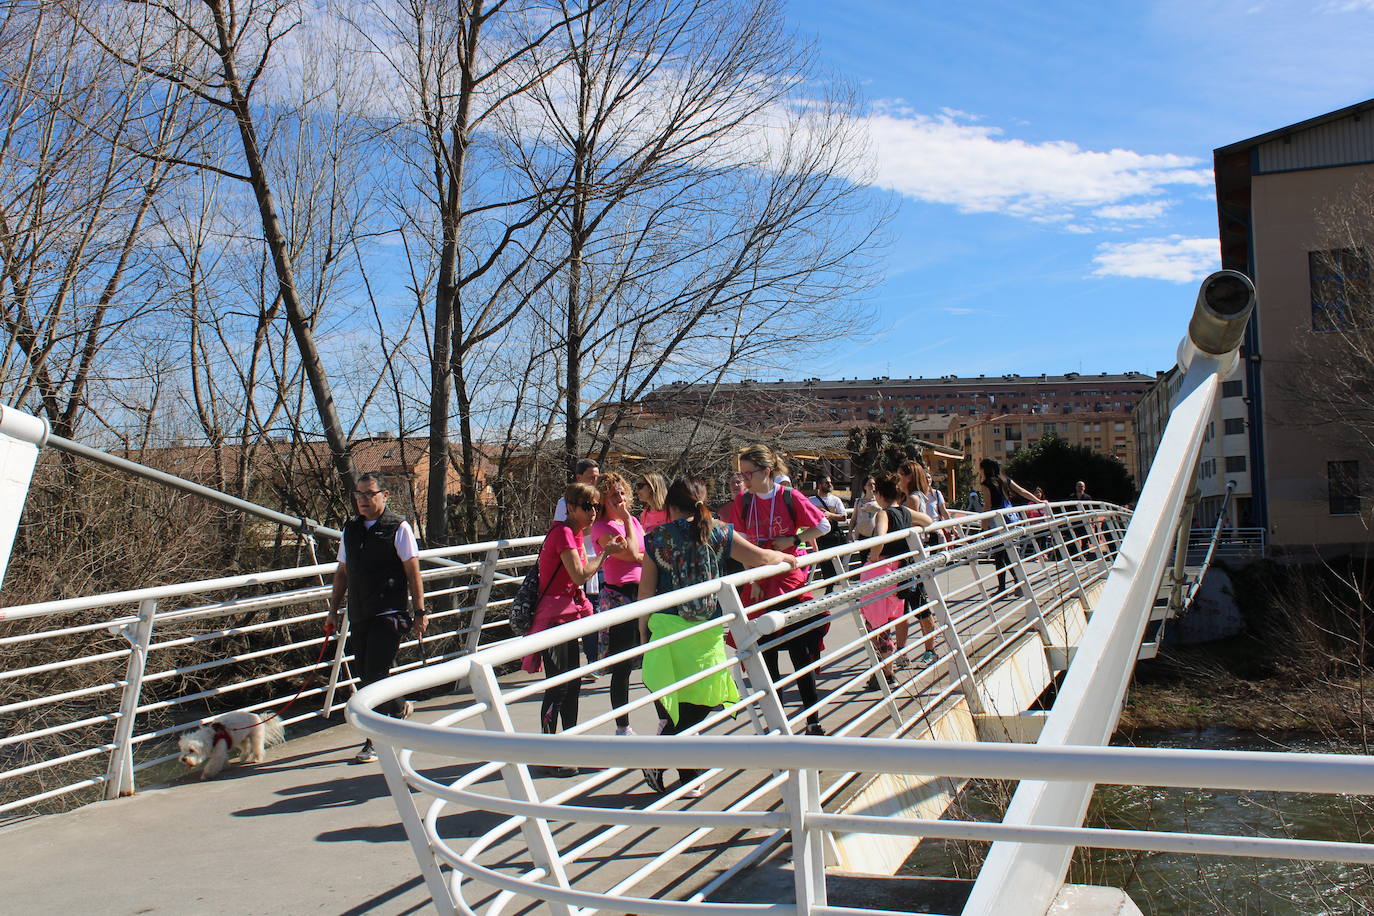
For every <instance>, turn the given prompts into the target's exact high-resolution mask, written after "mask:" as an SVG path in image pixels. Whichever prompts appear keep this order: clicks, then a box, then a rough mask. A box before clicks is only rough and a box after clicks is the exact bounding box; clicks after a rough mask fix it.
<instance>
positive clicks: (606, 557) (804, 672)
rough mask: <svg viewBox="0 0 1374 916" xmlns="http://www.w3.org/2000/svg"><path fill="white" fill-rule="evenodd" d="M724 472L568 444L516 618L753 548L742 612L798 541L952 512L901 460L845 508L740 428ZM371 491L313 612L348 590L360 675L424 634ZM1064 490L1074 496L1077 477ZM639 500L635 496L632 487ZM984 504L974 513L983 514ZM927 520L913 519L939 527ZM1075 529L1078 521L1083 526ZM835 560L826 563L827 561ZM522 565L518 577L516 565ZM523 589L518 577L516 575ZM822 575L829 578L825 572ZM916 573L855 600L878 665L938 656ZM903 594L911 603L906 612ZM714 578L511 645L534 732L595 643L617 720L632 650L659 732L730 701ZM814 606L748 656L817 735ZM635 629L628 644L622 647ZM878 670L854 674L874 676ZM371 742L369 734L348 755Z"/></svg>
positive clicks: (638, 590) (993, 501) (825, 481)
mask: <svg viewBox="0 0 1374 916" xmlns="http://www.w3.org/2000/svg"><path fill="white" fill-rule="evenodd" d="M736 462H737V463H736V467H737V473H736V474H735V475H734V477H733V479H732V487H731V492H730V493H729V494H728V497H727V498H726V499H725V500H724V501H723V502H722V503H720V504H718V505H717V506H716V507H715V509H714V510H713V509H712V508H711V506H710V505H709V504H708V500H709V495H708V490H707V486H706V483H705V482H704V481H702V480H701V479H699V478H694V477H690V476H684V477H679V478H678V479H676V480H674V481H673V482H672V483H671V484H668V483H667V481H665V480H664V478H663V477H662V476H661V475H659V474H653V473H649V474H644V475H639V476H636V477H635V478H633V484H632V483H631V479H629V478H627V477H626V476H624V475H622V474H619V473H615V472H609V473H602V472H601V469H600V467H599V466H598V465H597V463H596V462H595V461H592V460H590V459H585V460H583V461H580V462H579V463H578V464H577V467H576V468H575V479H574V481H573V482H572V483H571V484H569V485H568V486H567V487H566V488H565V489H564V491H563V493H562V496H561V498H560V499H559V500H558V504H557V506H556V507H555V509H554V514H553V522H552V524H551V526H550V528H549V530H548V534H547V536H546V537H545V538H544V542H543V545H542V547H541V549H540V552H539V557H538V563H537V572H538V599H537V603H536V604H535V605H534V611H533V620H532V623H530V629H529V632H530V633H531V634H532V633H538V632H540V631H542V630H546V629H549V628H551V627H556V626H559V625H561V624H564V623H568V622H571V621H575V620H580V619H582V618H585V617H590V616H592V615H593V614H595V613H598V612H606V611H611V610H613V609H615V608H618V607H621V606H622V605H625V604H628V603H630V602H632V601H635V600H642V599H646V598H650V597H652V596H654V595H657V594H660V593H665V592H669V591H674V590H677V589H682V588H686V587H688V586H691V585H695V584H699V583H703V582H708V581H710V580H713V579H716V578H719V577H720V576H722V575H726V574H728V573H730V572H734V571H738V570H741V569H747V568H756V567H762V566H778V567H780V570H779V571H778V572H776V573H774V574H773V575H770V576H768V577H766V578H763V579H761V580H758V581H755V582H753V583H750V584H748V585H746V586H745V587H744V589H743V590H742V591H741V595H740V597H741V599H742V601H743V604H744V606H745V607H748V608H750V611H749V616H750V618H751V619H753V618H756V617H758V616H759V615H761V614H764V613H767V612H772V611H782V610H785V609H786V608H788V607H792V606H794V605H798V604H801V603H803V602H805V601H809V600H811V598H812V597H813V596H812V594H811V593H810V592H809V591H808V590H807V583H808V578H809V576H810V570H809V569H808V568H805V567H799V565H798V558H799V557H800V556H802V555H803V553H804V552H805V551H806V550H807V549H808V548H810V549H822V550H823V549H826V548H828V547H834V546H839V545H841V544H843V543H845V542H846V541H847V540H849V539H850V537H852V538H853V539H854V540H863V539H866V538H870V537H877V536H881V535H884V534H887V533H888V532H893V531H900V530H907V529H919V528H926V527H928V526H931V525H932V524H934V523H936V522H938V521H944V520H948V519H950V518H951V517H952V514H951V512H950V509H949V507H948V506H947V505H946V502H945V498H944V496H943V494H942V493H941V492H940V490H939V489H938V488H937V487H935V486H934V484H933V481H932V478H931V475H930V472H929V471H928V470H927V468H926V467H925V466H924V465H923V464H921V463H920V462H917V461H907V462H905V463H903V464H902V465H901V466H900V468H899V469H898V471H897V473H896V474H879V475H874V476H869V477H867V478H866V479H864V481H863V484H862V488H861V491H860V492H859V493H858V495H857V497H856V499H855V500H854V506H853V509H852V511H851V510H850V509H847V508H846V506H845V505H844V503H843V501H842V500H841V499H840V498H839V497H838V496H836V495H835V494H834V492H833V481H832V480H831V478H830V477H829V476H823V477H821V478H820V479H819V480H818V481H817V485H816V493H815V495H814V496H811V497H809V498H807V497H805V496H803V495H802V494H800V493H799V492H798V491H796V490H795V489H793V488H792V487H791V486H790V483H791V481H790V479H789V478H788V476H787V471H788V469H787V466H786V465H785V464H784V462H783V460H782V458H781V457H780V456H779V455H777V454H776V453H775V452H774V451H773V450H772V449H770V448H768V447H767V446H765V445H751V446H748V447H747V448H744V449H742V450H741V451H740V452H739V454H738V455H737V456H736ZM980 470H981V471H982V481H981V484H980V486H979V488H978V490H979V491H980V492H979V496H980V498H981V500H982V501H983V505H986V506H990V507H994V508H1007V507H1010V506H1011V505H1012V503H1011V496H1012V494H1015V495H1017V496H1019V497H1021V498H1022V499H1025V500H1026V501H1027V502H1028V503H1029V505H1028V506H1027V508H1026V510H1025V512H1026V514H1027V515H1028V516H1029V515H1032V514H1033V513H1041V514H1043V513H1045V512H1047V511H1048V508H1047V504H1046V503H1045V501H1044V497H1043V494H1042V493H1041V492H1040V491H1039V490H1038V489H1037V491H1036V492H1034V493H1032V492H1030V491H1028V490H1026V489H1025V488H1023V487H1021V486H1019V485H1018V484H1016V483H1015V482H1013V481H1012V480H1010V479H1009V478H1007V477H1006V476H1005V475H1003V474H1002V471H1001V468H1000V466H999V465H998V464H997V462H996V461H993V460H992V459H984V460H983V461H982V462H981V463H980ZM386 494H387V491H386V490H385V489H384V488H383V487H382V486H381V482H380V480H379V479H377V478H375V477H374V476H373V475H365V476H364V477H363V478H360V479H359V485H358V489H357V491H356V494H355V496H356V502H357V505H358V510H359V516H358V517H357V518H356V519H354V521H353V522H350V524H349V527H348V528H346V529H345V538H344V544H343V545H342V546H341V548H340V552H339V567H338V572H337V574H336V578H335V588H334V592H333V595H332V596H331V614H330V616H329V619H328V621H327V626H328V627H329V628H331V629H332V627H333V626H334V625H335V623H336V622H337V616H338V609H339V607H340V605H341V604H342V603H343V599H344V597H345V596H347V597H348V599H349V600H348V610H349V615H350V616H349V621H350V630H351V632H350V636H349V641H350V649H351V651H353V652H354V653H355V654H356V655H357V657H359V658H361V659H362V660H363V662H362V666H363V677H362V682H363V684H367V683H371V682H372V681H375V680H378V679H379V678H381V677H384V676H385V675H386V673H387V672H388V671H389V669H390V665H391V663H392V661H393V660H394V656H395V652H396V647H397V645H398V644H399V641H400V637H401V635H402V634H404V633H405V632H406V631H407V630H409V629H410V628H411V627H412V626H413V628H414V629H415V630H416V631H417V632H420V633H421V634H423V631H424V627H425V623H426V618H425V611H424V600H423V592H422V590H421V588H420V582H419V567H418V562H417V560H416V559H415V556H416V552H417V548H416V544H415V538H414V535H413V533H411V531H410V527H409V525H408V524H406V523H405V522H404V521H402V520H400V519H399V518H397V517H396V516H394V515H391V514H390V513H388V512H386V505H385V503H386ZM1075 498H1079V499H1088V498H1090V497H1088V496H1087V494H1086V490H1085V488H1084V487H1083V484H1082V483H1081V482H1079V484H1078V485H1077V487H1076V488H1075ZM636 502H637V503H638V508H639V511H638V513H637V514H636V513H635V511H633V510H634V509H635V504H636ZM989 524H990V522H984V526H985V527H986V526H987V525H989ZM944 534H945V532H944V531H943V530H936V531H934V532H929V533H924V534H913V537H931V538H939V537H943V536H944ZM1084 536H1085V537H1086V536H1087V532H1086V531H1085V532H1084ZM911 550H912V547H911V546H910V545H909V543H908V541H907V540H905V539H899V540H894V541H890V542H888V543H886V544H877V545H875V546H873V547H872V549H871V550H869V551H868V552H867V554H866V555H865V556H864V557H863V558H862V561H861V562H863V564H864V565H863V566H862V568H861V570H860V574H859V577H860V580H861V581H867V580H870V579H874V578H878V577H881V576H885V575H888V574H890V573H893V572H896V571H897V569H898V564H899V558H900V557H902V556H905V555H908V554H909V553H910V551H911ZM992 559H993V561H994V562H995V563H996V564H997V567H998V576H999V586H998V591H999V593H1004V592H1005V591H1006V583H1005V577H1006V573H1007V567H1008V566H1009V565H1010V561H1009V560H1008V558H1007V557H1006V552H1005V549H999V550H996V551H994V552H993V554H992ZM837 572H843V570H839V569H838V568H837ZM531 578H533V577H531ZM527 587H528V588H530V589H531V592H530V594H531V595H533V587H534V586H533V584H530V585H528V586H527ZM826 587H827V588H828V587H829V586H828V585H827V586H826ZM407 591H408V592H409V593H410V596H411V597H412V598H413V599H414V605H413V606H414V610H415V615H416V616H415V619H414V621H413V622H412V621H411V620H410V618H409V616H408V615H406V614H405V611H404V607H405V603H406V602H405V598H406V593H407ZM927 605H928V601H927V596H926V593H925V587H924V585H923V583H922V582H921V581H920V580H919V579H916V580H914V581H913V582H911V583H907V584H904V585H902V586H901V587H898V586H896V585H894V586H893V587H892V588H891V589H889V590H887V591H885V592H880V593H879V595H878V596H877V597H874V598H872V599H870V600H869V601H868V602H867V603H866V604H865V605H864V606H863V607H862V618H863V621H864V624H865V626H866V627H867V628H868V630H869V632H870V633H871V634H872V635H871V637H870V639H871V641H872V645H873V648H874V650H875V651H876V653H877V656H878V658H879V659H880V660H881V661H882V663H883V664H882V669H881V672H880V674H881V676H882V677H884V678H886V680H887V681H888V682H889V683H892V682H893V681H894V680H895V674H894V670H893V669H894V667H895V666H898V665H907V664H910V663H911V658H910V656H913V655H915V653H916V650H917V649H920V650H923V651H921V654H920V655H919V656H916V657H915V662H916V664H919V665H921V666H923V667H924V666H928V665H930V664H932V663H934V662H935V661H937V659H938V656H937V654H936V651H935V642H936V638H935V626H934V621H933V619H932V615H931V611H930V608H929V607H928V606H927ZM913 612H914V613H913ZM721 616H722V615H721V608H720V606H719V604H718V602H717V599H716V598H715V596H714V595H711V596H707V597H702V598H696V599H692V600H688V601H683V602H679V603H678V604H676V605H674V606H672V607H671V608H669V609H667V610H663V611H658V612H655V613H653V614H650V615H648V616H647V617H642V618H640V619H638V620H630V621H625V622H621V623H617V624H614V625H611V626H609V627H607V628H606V629H604V630H601V631H598V632H593V633H591V634H589V635H588V636H586V637H584V638H583V639H582V640H581V641H580V642H578V641H567V642H563V643H559V644H556V645H554V646H552V647H550V648H546V649H544V650H542V651H539V652H537V653H533V654H530V655H528V656H526V657H525V658H524V660H523V664H522V668H523V670H524V671H526V672H530V673H538V672H540V671H542V672H544V675H545V677H546V679H547V680H548V682H549V685H548V687H547V688H546V689H545V691H544V695H543V699H542V702H541V707H540V726H541V728H542V730H543V731H544V732H545V733H548V734H551V733H554V732H557V731H559V730H560V729H569V728H572V727H573V726H574V725H576V724H577V721H578V711H579V702H580V699H581V692H582V687H583V682H584V681H585V680H586V679H587V677H586V676H585V675H584V676H570V675H571V672H573V671H575V670H576V669H578V668H579V667H581V665H582V661H581V656H583V655H585V656H586V658H587V661H588V663H595V662H598V661H601V660H602V659H605V660H606V664H605V665H604V666H603V669H602V671H601V672H600V673H601V674H607V673H608V674H609V677H610V683H609V694H610V703H611V707H612V709H613V710H615V711H616V718H615V722H616V734H617V735H633V734H634V733H635V732H634V730H633V729H632V728H631V724H630V715H629V712H628V711H627V709H626V707H627V706H628V704H629V702H630V681H631V677H632V675H633V670H634V668H635V667H636V665H639V666H641V667H642V673H641V677H642V680H643V683H644V686H645V687H646V688H647V689H648V690H649V691H650V692H651V693H660V694H662V695H661V696H659V697H657V698H656V699H655V701H654V709H655V711H656V712H657V718H658V733H659V734H661V735H676V734H681V733H683V732H686V731H688V730H691V729H693V728H696V727H697V726H701V725H702V724H703V723H706V722H707V720H708V719H709V718H710V717H711V715H712V714H713V713H715V712H717V711H720V710H722V709H724V708H730V707H732V706H733V705H734V704H736V703H737V702H738V701H739V699H740V694H739V690H738V687H737V685H736V682H735V679H734V677H733V676H732V675H731V672H730V670H729V667H728V665H727V664H726V661H727V656H726V642H727V636H726V633H725V628H724V626H723V625H722V624H721V623H716V624H714V625H712V626H704V624H708V623H709V622H711V621H718V620H719V619H720V618H721ZM913 617H914V619H915V620H916V622H917V625H918V626H919V627H920V629H921V638H922V640H923V644H922V645H920V646H917V647H913V648H912V650H911V652H910V653H908V652H907V642H908V635H909V634H908V622H909V621H910V620H911V619H912V618H913ZM828 629H829V623H828V622H827V621H826V619H825V618H824V617H816V618H812V619H803V620H799V621H795V622H793V623H791V624H788V625H787V626H786V627H784V628H783V629H782V630H780V631H779V632H778V633H777V634H776V635H775V637H774V638H773V639H771V640H770V642H769V644H768V646H767V648H765V649H764V651H763V661H764V663H765V666H766V668H767V671H768V675H769V677H770V678H771V679H772V680H773V682H774V683H780V682H782V680H783V674H782V665H781V662H782V655H783V653H784V651H785V652H786V655H787V658H788V661H789V662H790V663H791V665H792V671H793V674H792V676H791V680H792V681H794V682H795V684H796V687H797V692H798V694H799V696H800V700H801V703H802V708H803V709H804V710H806V726H805V734H807V735H823V734H825V731H824V729H823V727H822V724H821V719H820V714H819V697H818V693H817V685H816V671H815V668H816V665H817V663H818V662H819V660H820V657H821V652H822V648H823V643H824V639H825V636H826V631H827V630H828ZM640 645H644V646H645V647H646V648H645V651H644V652H643V654H642V657H641V656H640V655H639V654H638V653H636V652H633V651H632V650H634V649H636V648H637V647H638V646H640ZM878 677H879V675H878V674H875V675H874V677H873V678H872V679H871V680H870V687H871V688H873V689H878V687H879V685H878ZM411 710H412V707H411V704H410V703H409V702H408V701H402V702H398V703H396V704H394V708H391V709H388V710H387V711H388V712H389V713H390V714H391V715H396V716H400V717H406V716H409V715H410V713H411ZM373 759H375V753H374V752H373V750H372V748H371V745H370V742H369V743H368V744H367V745H365V746H364V748H363V749H362V750H361V751H360V752H359V754H358V757H357V760H358V761H359V762H367V761H370V760H373ZM549 770H550V772H549V775H556V776H571V775H574V774H575V770H574V769H573V768H569V767H552V768H549ZM678 776H679V779H680V781H681V783H682V784H683V786H684V791H685V792H686V793H687V794H689V795H692V794H699V793H700V791H701V786H700V781H699V780H698V777H699V776H700V773H699V772H697V771H694V770H679V773H678ZM644 778H645V781H646V783H647V784H648V785H649V786H650V787H651V788H652V789H654V790H655V791H657V792H663V791H665V789H666V783H665V779H664V772H663V771H662V770H646V771H644Z"/></svg>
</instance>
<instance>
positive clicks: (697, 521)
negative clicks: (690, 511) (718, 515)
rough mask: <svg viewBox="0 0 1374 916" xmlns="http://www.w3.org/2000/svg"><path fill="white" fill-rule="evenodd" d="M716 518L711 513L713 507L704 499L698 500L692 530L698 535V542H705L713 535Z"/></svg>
mask: <svg viewBox="0 0 1374 916" xmlns="http://www.w3.org/2000/svg"><path fill="white" fill-rule="evenodd" d="M714 524H715V520H714V518H713V517H712V515H711V507H710V506H708V505H706V503H705V502H704V501H702V500H700V499H699V500H697V504H696V515H695V517H694V518H693V519H692V531H693V533H695V534H696V536H697V543H698V544H705V543H706V541H707V540H708V539H710V537H711V527H712V526H713V525H714Z"/></svg>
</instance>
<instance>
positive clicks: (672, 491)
mask: <svg viewBox="0 0 1374 916" xmlns="http://www.w3.org/2000/svg"><path fill="white" fill-rule="evenodd" d="M664 502H665V503H666V504H667V505H669V506H671V507H673V508H674V509H676V510H677V511H679V512H681V513H682V514H683V515H685V516H688V517H690V518H691V519H692V534H693V535H694V536H695V537H696V540H697V543H698V544H705V543H706V542H707V541H708V540H709V539H710V537H711V528H712V526H714V524H715V519H714V517H713V516H712V515H711V510H710V508H709V507H708V506H707V505H706V485H705V484H704V483H702V482H701V481H700V480H696V479H693V478H691V477H679V478H678V479H677V480H674V481H673V485H672V486H670V487H669V488H668V495H667V497H666V499H665V500H664Z"/></svg>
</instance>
